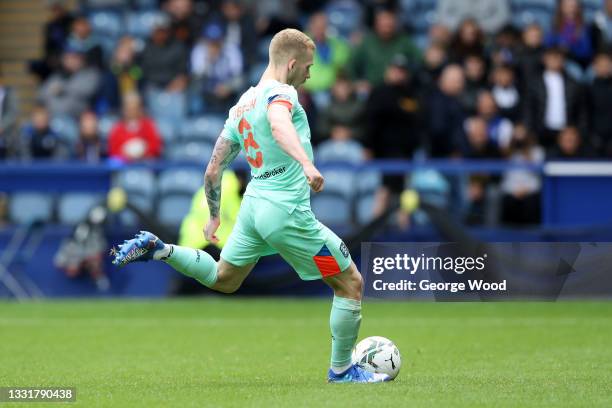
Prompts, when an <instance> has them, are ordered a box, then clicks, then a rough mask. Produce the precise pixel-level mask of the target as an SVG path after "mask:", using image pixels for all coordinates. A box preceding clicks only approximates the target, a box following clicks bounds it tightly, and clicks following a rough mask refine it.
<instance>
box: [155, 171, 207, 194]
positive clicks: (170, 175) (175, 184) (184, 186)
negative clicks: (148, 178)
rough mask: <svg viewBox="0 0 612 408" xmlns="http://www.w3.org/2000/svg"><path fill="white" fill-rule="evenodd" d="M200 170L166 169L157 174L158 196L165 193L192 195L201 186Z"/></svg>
mask: <svg viewBox="0 0 612 408" xmlns="http://www.w3.org/2000/svg"><path fill="white" fill-rule="evenodd" d="M202 177H203V176H202V171H200V170H196V169H168V170H165V171H163V172H161V173H160V174H159V177H158V179H157V190H158V192H159V195H160V196H163V195H167V194H188V195H192V194H193V193H195V192H196V191H197V190H198V189H199V188H200V187H202V183H203V179H202Z"/></svg>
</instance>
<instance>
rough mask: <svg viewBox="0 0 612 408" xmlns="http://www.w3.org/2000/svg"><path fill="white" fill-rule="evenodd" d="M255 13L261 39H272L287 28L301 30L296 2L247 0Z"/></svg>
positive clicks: (256, 25)
mask: <svg viewBox="0 0 612 408" xmlns="http://www.w3.org/2000/svg"><path fill="white" fill-rule="evenodd" d="M246 3H247V7H248V8H250V9H251V10H253V11H254V12H255V21H256V23H255V27H256V28H257V32H258V33H259V36H260V37H272V36H273V35H274V34H276V33H277V32H279V31H280V30H282V29H285V28H297V29H299V28H300V23H299V10H298V8H297V2H296V1H281V0H247V1H246Z"/></svg>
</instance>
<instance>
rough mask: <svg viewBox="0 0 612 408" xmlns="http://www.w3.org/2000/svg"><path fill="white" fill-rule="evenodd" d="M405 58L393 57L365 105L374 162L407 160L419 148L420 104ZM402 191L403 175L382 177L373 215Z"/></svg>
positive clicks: (369, 143)
mask: <svg viewBox="0 0 612 408" xmlns="http://www.w3.org/2000/svg"><path fill="white" fill-rule="evenodd" d="M408 66H409V62H408V59H407V58H406V57H405V56H403V55H401V54H399V55H397V56H395V57H394V58H393V59H392V61H391V64H389V66H388V67H387V69H386V72H385V82H384V83H383V84H381V85H378V86H376V87H374V88H373V89H372V93H371V94H370V97H369V99H368V102H367V104H366V115H365V116H366V118H367V121H368V125H369V129H368V133H367V135H366V139H365V147H366V149H367V150H368V156H369V157H372V158H376V159H388V158H396V159H408V158H411V157H412V155H413V154H414V152H415V150H416V149H418V148H419V147H421V144H422V140H421V139H422V138H421V135H420V129H421V126H420V120H421V110H422V107H421V103H420V101H419V100H418V98H417V92H416V88H415V86H414V85H413V84H412V79H411V78H410V71H409V68H408ZM403 189H404V176H402V175H398V176H396V175H385V176H384V177H383V186H382V188H381V189H380V190H379V191H378V192H377V194H376V200H375V201H376V202H375V210H374V211H375V214H377V215H378V214H381V213H382V211H384V210H385V209H386V208H387V206H388V205H389V200H390V198H391V196H392V195H398V194H400V193H401V192H402V190H403Z"/></svg>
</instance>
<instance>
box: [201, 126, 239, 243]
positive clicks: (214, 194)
mask: <svg viewBox="0 0 612 408" xmlns="http://www.w3.org/2000/svg"><path fill="white" fill-rule="evenodd" d="M239 152H240V144H238V143H236V142H234V141H233V140H230V139H227V138H225V137H223V135H221V136H219V138H218V139H217V143H216V144H215V148H214V150H213V154H212V157H211V159H210V162H208V166H207V167H206V173H205V174H204V191H205V193H206V201H207V202H208V211H209V212H210V218H209V219H208V224H207V225H206V228H205V230H204V235H205V236H206V240H207V241H208V242H212V243H217V242H218V241H219V240H218V239H217V236H216V235H215V232H216V231H217V229H218V228H219V225H220V223H221V218H220V209H221V181H222V179H223V171H224V170H225V169H226V168H227V166H229V165H230V163H231V162H232V161H233V160H234V159H235V158H236V156H237V155H238V153H239Z"/></svg>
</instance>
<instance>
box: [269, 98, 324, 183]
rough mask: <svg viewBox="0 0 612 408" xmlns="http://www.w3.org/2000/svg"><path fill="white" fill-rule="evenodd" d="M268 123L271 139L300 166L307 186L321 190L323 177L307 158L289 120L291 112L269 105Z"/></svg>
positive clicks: (282, 107)
mask: <svg viewBox="0 0 612 408" xmlns="http://www.w3.org/2000/svg"><path fill="white" fill-rule="evenodd" d="M268 121H269V122H270V129H271V130H272V137H273V138H274V140H275V141H276V143H278V145H279V146H280V148H281V149H282V150H283V151H284V152H285V153H287V154H288V155H289V156H291V157H292V158H294V159H295V160H296V161H297V162H298V163H300V164H301V165H302V168H303V169H304V175H306V180H308V184H309V185H310V187H311V188H312V189H313V190H314V191H315V192H317V193H318V192H319V191H321V190H323V181H324V180H323V176H322V175H321V173H319V170H317V168H316V167H315V166H314V164H313V163H312V162H311V161H310V159H309V158H308V155H307V154H306V151H305V150H304V147H302V144H301V143H300V139H299V137H298V134H297V131H296V130H295V126H293V122H292V120H291V111H290V110H289V109H288V107H287V106H286V105H285V104H284V103H270V105H269V106H268Z"/></svg>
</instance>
